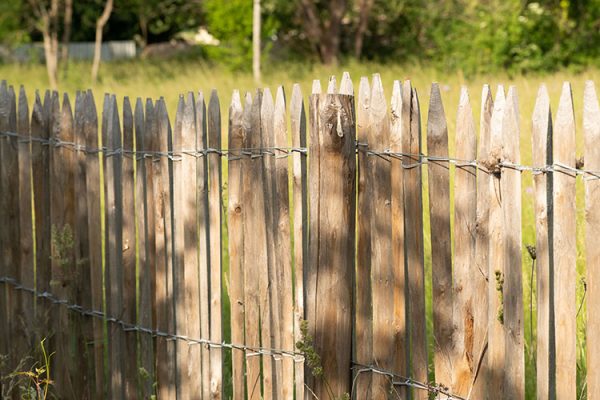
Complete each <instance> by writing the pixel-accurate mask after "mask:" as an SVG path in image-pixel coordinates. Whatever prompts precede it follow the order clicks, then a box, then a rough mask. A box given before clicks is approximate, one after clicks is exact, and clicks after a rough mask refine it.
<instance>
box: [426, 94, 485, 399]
mask: <svg viewBox="0 0 600 400" xmlns="http://www.w3.org/2000/svg"><path fill="white" fill-rule="evenodd" d="M476 157H477V137H476V133H475V122H474V121H473V112H472V110H471V103H470V101H469V93H468V91H467V88H466V87H463V88H462V89H461V94H460V101H459V105H458V112H457V116H456V158H458V159H460V160H475V159H476ZM476 177H477V168H476V167H474V166H472V165H456V169H455V175H454V270H453V277H454V288H453V292H454V300H453V305H454V306H453V323H454V325H455V327H456V328H455V329H456V331H455V333H454V334H455V339H454V346H455V350H454V352H453V371H452V385H451V387H452V391H453V393H456V394H458V395H461V396H467V395H468V394H469V391H470V389H471V384H472V382H473V381H474V375H475V371H476V369H477V359H476V357H478V355H479V354H478V352H479V349H478V348H476V347H475V317H476V315H475V312H474V308H475V307H476V304H477V303H478V302H480V301H481V299H480V298H479V295H480V293H478V289H479V288H478V284H479V281H480V278H481V277H482V276H481V273H480V272H479V271H478V270H477V268H476V266H475V265H476V259H475V240H476V235H475V234H474V233H475V231H476V224H477V179H476ZM432 243H433V242H432ZM473 282H476V284H475V285H474V284H473ZM484 297H485V292H484ZM479 345H481V344H480V343H479Z"/></svg>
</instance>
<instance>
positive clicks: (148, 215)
mask: <svg viewBox="0 0 600 400" xmlns="http://www.w3.org/2000/svg"><path fill="white" fill-rule="evenodd" d="M146 107H147V109H146V113H145V115H144V103H143V102H142V99H140V98H139V97H138V98H137V100H136V102H135V111H134V128H135V149H136V151H137V152H140V154H136V158H135V160H136V171H135V172H136V178H135V198H136V202H135V223H136V237H137V240H138V244H137V247H138V264H137V265H138V267H137V275H138V290H139V295H138V304H139V306H138V312H137V313H136V320H137V323H138V324H139V325H140V326H144V327H149V328H151V327H154V318H153V312H152V303H153V301H152V296H153V290H152V287H153V281H154V276H155V274H154V262H153V261H154V253H155V250H154V236H153V233H154V223H153V222H154V205H153V203H152V200H153V197H152V188H153V185H152V164H151V163H152V158H151V157H146V156H145V155H143V154H141V153H143V152H144V151H146V150H148V149H149V146H150V144H151V143H150V141H151V139H152V138H151V130H152V118H153V117H154V109H153V105H152V101H151V100H150V99H148V101H147V103H146ZM138 356H139V371H140V372H139V373H138V377H137V380H138V385H139V396H140V397H141V398H144V399H145V398H148V397H150V396H151V395H152V394H154V389H153V383H154V382H155V380H154V379H155V374H154V341H153V339H152V337H151V336H150V335H144V334H141V335H139V353H138Z"/></svg>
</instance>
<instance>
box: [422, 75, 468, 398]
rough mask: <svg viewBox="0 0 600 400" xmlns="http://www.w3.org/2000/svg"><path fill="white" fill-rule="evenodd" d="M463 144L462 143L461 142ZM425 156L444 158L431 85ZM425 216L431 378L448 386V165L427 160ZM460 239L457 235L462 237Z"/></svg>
mask: <svg viewBox="0 0 600 400" xmlns="http://www.w3.org/2000/svg"><path fill="white" fill-rule="evenodd" d="M463 146H464V144H463ZM427 152H428V154H429V156H432V157H440V158H447V157H448V126H447V125H446V115H445V113H444V106H443V104H442V97H441V94H440V88H439V85H438V84H437V83H434V84H432V85H431V95H430V100H429V114H428V116H427ZM427 166H428V174H427V176H428V181H429V218H430V221H431V226H430V231H431V277H432V291H433V298H432V301H433V309H434V310H435V312H434V313H433V337H434V343H435V346H434V357H433V360H434V368H435V381H436V383H440V384H442V385H444V386H447V387H451V386H452V373H453V369H454V368H455V364H454V363H455V361H456V354H455V352H456V346H455V343H453V340H454V332H453V331H454V326H453V325H454V323H453V322H454V321H453V320H452V315H453V314H452V313H453V310H452V297H453V296H452V294H453V293H452V248H451V246H452V239H451V237H450V165H449V163H448V162H446V161H435V160H432V159H429V160H428V164H427ZM462 239H463V238H457V240H462Z"/></svg>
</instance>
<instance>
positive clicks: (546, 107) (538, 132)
mask: <svg viewBox="0 0 600 400" xmlns="http://www.w3.org/2000/svg"><path fill="white" fill-rule="evenodd" d="M531 128H532V129H531V131H532V135H531V140H532V144H533V151H532V154H531V156H532V161H533V165H534V166H536V167H542V166H544V165H546V164H547V163H548V159H551V156H552V154H551V152H550V151H548V149H551V148H552V147H551V146H552V142H551V138H550V137H549V135H550V132H551V129H552V117H551V111H550V96H548V89H547V88H546V85H544V84H542V85H541V86H540V89H539V90H538V94H537V98H536V100H535V106H534V108H533V116H532V124H531ZM549 146H550V147H549Z"/></svg>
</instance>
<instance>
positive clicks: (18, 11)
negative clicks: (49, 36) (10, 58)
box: [0, 0, 29, 58]
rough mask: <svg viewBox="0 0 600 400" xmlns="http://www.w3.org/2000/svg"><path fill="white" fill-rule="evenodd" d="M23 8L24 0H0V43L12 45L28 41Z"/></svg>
mask: <svg viewBox="0 0 600 400" xmlns="http://www.w3.org/2000/svg"><path fill="white" fill-rule="evenodd" d="M25 8H26V7H25V3H24V0H9V1H0V44H3V45H5V46H10V47H12V46H15V45H17V44H20V43H25V42H28V41H29V34H28V31H27V27H26V25H25V23H24V10H25ZM0 58H1V55H0Z"/></svg>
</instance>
